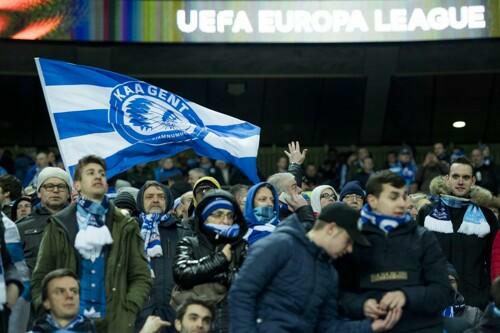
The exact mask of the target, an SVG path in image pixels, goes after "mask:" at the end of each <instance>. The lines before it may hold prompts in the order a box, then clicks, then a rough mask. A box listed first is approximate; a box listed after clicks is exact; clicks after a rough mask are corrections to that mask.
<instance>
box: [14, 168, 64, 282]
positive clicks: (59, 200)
mask: <svg viewBox="0 0 500 333" xmlns="http://www.w3.org/2000/svg"><path fill="white" fill-rule="evenodd" d="M37 179H38V183H37V185H36V187H37V193H38V198H39V199H40V203H39V204H38V205H36V206H35V208H34V209H33V211H32V212H31V214H30V215H28V216H27V217H25V218H23V219H21V220H19V222H18V223H17V228H18V229H19V234H20V236H21V243H22V244H23V248H24V257H25V259H26V264H27V265H28V268H29V269H30V272H32V271H33V269H35V263H36V257H37V255H38V249H39V247H40V243H41V241H42V236H43V231H44V230H45V226H46V225H47V221H48V219H49V217H50V216H51V215H52V214H55V213H57V212H59V211H61V210H62V209H63V208H64V207H66V206H67V205H68V199H69V195H70V193H71V185H70V178H69V174H68V173H67V172H66V171H64V170H63V169H60V168H54V167H46V168H45V169H43V170H42V171H41V172H40V174H39V175H38V178H37Z"/></svg>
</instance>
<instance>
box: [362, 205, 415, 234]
mask: <svg viewBox="0 0 500 333" xmlns="http://www.w3.org/2000/svg"><path fill="white" fill-rule="evenodd" d="M411 220H412V218H411V215H410V214H409V213H406V214H404V215H403V216H401V217H397V216H389V215H382V214H379V213H377V212H375V211H373V210H372V208H371V207H370V205H368V204H365V205H364V206H363V209H361V217H360V221H361V224H365V223H371V224H373V225H376V226H377V227H379V229H380V230H382V231H383V232H385V233H386V234H388V233H389V232H391V231H392V230H394V229H396V228H397V227H399V226H401V225H403V224H406V223H409V222H411Z"/></svg>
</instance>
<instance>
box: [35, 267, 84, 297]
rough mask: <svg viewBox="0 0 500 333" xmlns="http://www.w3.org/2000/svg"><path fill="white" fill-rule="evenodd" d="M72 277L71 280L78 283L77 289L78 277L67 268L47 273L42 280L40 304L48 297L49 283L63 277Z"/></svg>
mask: <svg viewBox="0 0 500 333" xmlns="http://www.w3.org/2000/svg"><path fill="white" fill-rule="evenodd" d="M67 276H69V277H72V278H73V279H75V280H76V282H78V287H80V282H79V281H78V276H76V274H75V273H74V272H73V271H72V270H71V269H68V268H59V269H56V270H53V271H52V272H50V273H48V274H47V275H45V277H44V278H43V280H42V302H43V301H45V300H46V299H47V298H48V297H49V283H50V281H52V280H54V279H59V278H63V277H67Z"/></svg>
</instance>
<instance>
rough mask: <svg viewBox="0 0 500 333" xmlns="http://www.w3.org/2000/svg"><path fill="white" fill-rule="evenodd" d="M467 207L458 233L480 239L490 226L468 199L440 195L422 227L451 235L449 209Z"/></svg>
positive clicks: (478, 209)
mask: <svg viewBox="0 0 500 333" xmlns="http://www.w3.org/2000/svg"><path fill="white" fill-rule="evenodd" d="M450 207H451V208H462V207H467V210H466V211H465V215H464V218H463V220H462V224H461V225H460V228H459V229H458V231H457V232H458V233H460V234H465V235H476V236H478V237H480V238H483V237H485V236H486V235H488V234H489V233H490V231H491V230H490V225H489V224H488V221H486V218H485V217H484V214H483V212H482V211H481V208H479V206H478V205H476V204H474V203H473V202H471V201H470V200H469V199H463V198H457V197H453V196H450V195H441V196H440V197H439V202H438V204H437V205H436V206H435V207H434V209H433V210H432V211H431V213H430V214H429V215H427V216H426V217H425V221H424V227H426V228H427V229H429V230H431V231H435V232H440V233H444V234H452V233H453V223H452V222H451V217H450V211H449V208H450Z"/></svg>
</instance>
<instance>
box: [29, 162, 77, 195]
mask: <svg viewBox="0 0 500 333" xmlns="http://www.w3.org/2000/svg"><path fill="white" fill-rule="evenodd" d="M49 178H59V179H61V180H62V181H63V182H65V183H66V185H68V191H69V192H71V191H70V190H71V181H70V177H69V174H68V173H67V172H66V171H64V170H63V169H61V168H56V167H45V168H43V169H42V171H40V174H39V175H38V183H37V184H36V191H37V192H39V191H40V187H42V185H43V183H45V181H46V180H47V179H49Z"/></svg>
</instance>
